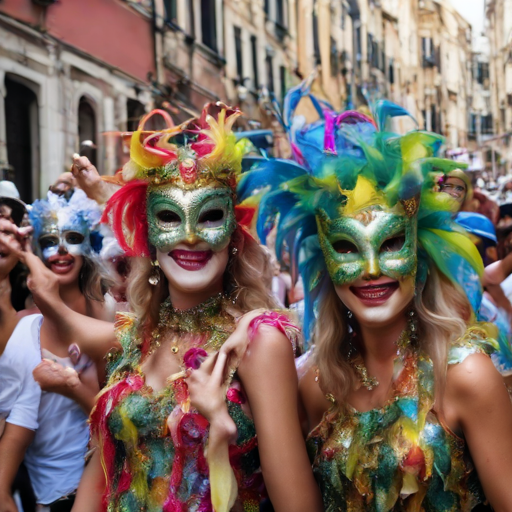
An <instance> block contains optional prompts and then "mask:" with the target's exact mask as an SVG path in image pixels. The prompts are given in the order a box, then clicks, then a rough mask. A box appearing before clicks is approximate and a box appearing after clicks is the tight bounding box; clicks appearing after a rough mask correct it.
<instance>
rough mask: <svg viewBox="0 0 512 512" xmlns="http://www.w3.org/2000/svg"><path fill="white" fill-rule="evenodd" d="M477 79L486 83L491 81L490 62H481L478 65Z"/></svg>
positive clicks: (483, 83)
mask: <svg viewBox="0 0 512 512" xmlns="http://www.w3.org/2000/svg"><path fill="white" fill-rule="evenodd" d="M476 81H477V82H478V83H479V84H481V85H485V84H488V83H489V82H488V81H489V63H488V62H479V63H478V65H477V71H476Z"/></svg>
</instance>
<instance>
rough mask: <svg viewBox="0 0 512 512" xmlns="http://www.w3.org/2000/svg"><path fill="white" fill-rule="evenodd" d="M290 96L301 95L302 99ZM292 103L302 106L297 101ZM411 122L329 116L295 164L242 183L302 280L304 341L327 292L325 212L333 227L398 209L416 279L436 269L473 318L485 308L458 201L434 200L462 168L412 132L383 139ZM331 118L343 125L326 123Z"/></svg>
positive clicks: (260, 163)
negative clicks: (372, 210)
mask: <svg viewBox="0 0 512 512" xmlns="http://www.w3.org/2000/svg"><path fill="white" fill-rule="evenodd" d="M290 94H291V95H292V96H294V95H296V90H292V91H290V93H289V95H290ZM308 94H309V93H308ZM289 95H288V97H287V100H286V102H285V106H286V105H288V107H289V106H290V104H291V99H290V97H289ZM292 99H293V101H296V97H295V96H294V98H292ZM317 103H318V102H317ZM289 108H291V107H289ZM406 114H407V112H406V111H405V110H403V109H402V108H401V107H399V106H397V105H393V104H392V103H390V102H387V101H381V102H379V103H378V104H376V105H375V107H374V112H373V116H374V119H376V120H377V122H375V121H373V120H371V119H369V118H367V117H365V116H362V115H361V114H359V113H358V112H345V113H343V114H340V115H338V114H334V113H333V112H332V111H326V112H324V117H323V118H322V120H321V121H320V122H319V123H317V124H314V125H312V126H308V125H303V126H302V128H301V131H300V132H296V133H294V134H291V135H290V138H291V141H292V144H294V145H295V149H294V153H295V158H296V160H298V162H293V161H289V160H264V159H253V160H252V162H251V163H252V170H250V171H249V172H247V173H245V174H244V175H243V176H242V179H241V181H240V183H239V188H238V194H239V197H240V199H241V200H244V199H247V200H252V201H253V200H254V197H255V196H256V197H258V198H260V203H259V210H258V218H257V231H258V235H259V237H260V239H261V240H262V241H263V242H265V240H266V237H267V235H268V233H269V231H270V230H271V229H272V227H273V226H274V225H277V236H276V253H277V256H278V258H280V259H282V257H283V251H284V250H285V247H286V246H287V247H289V248H290V260H291V273H292V278H293V279H294V280H296V279H297V278H298V275H299V273H300V274H301V275H302V278H303V282H304V293H305V317H304V333H305V336H306V338H308V337H309V336H310V334H311V328H312V326H313V321H314V318H315V309H316V307H317V303H318V298H319V296H320V294H321V292H322V290H323V289H324V288H325V287H326V285H327V284H328V282H329V275H328V273H327V269H326V264H325V260H324V257H323V253H322V250H321V248H320V245H319V238H318V228H317V222H316V217H317V215H318V214H319V213H320V211H321V210H323V211H324V212H326V213H327V214H328V215H329V216H330V217H331V218H335V217H337V216H342V215H347V214H350V213H353V212H355V211H358V210H361V209H365V208H368V207H371V206H376V205H379V206H380V207H382V208H385V209H387V208H393V207H395V206H396V205H397V204H398V203H400V205H401V207H402V209H403V212H404V214H405V215H408V216H414V215H415V216H417V219H418V247H419V254H418V263H419V264H418V274H417V279H425V278H426V272H427V269H428V265H429V264H435V265H437V267H438V268H439V269H440V271H441V272H442V273H443V274H445V275H446V276H447V277H448V278H449V279H450V280H451V281H452V282H453V283H455V284H456V285H458V286H461V287H463V289H464V291H465V292H466V294H467V296H468V298H469V300H470V302H471V304H472V306H473V308H474V309H475V311H476V310H477V309H478V307H479V304H480V300H481V285H480V276H481V274H482V271H483V265H482V260H481V258H480V255H479V253H478V251H477V249H476V247H475V246H474V245H473V243H472V242H471V240H470V239H469V238H468V236H467V235H466V233H465V231H464V230H463V229H461V227H460V226H459V225H457V224H456V223H455V222H453V220H452V211H453V207H454V204H453V200H452V199H451V198H450V197H449V196H448V195H447V194H440V193H436V192H434V190H433V187H434V181H433V180H434V178H433V176H434V175H439V173H440V172H441V173H447V172H449V171H450V170H451V169H455V168H460V163H455V162H453V161H450V160H444V159H441V158H437V153H438V150H439V148H440V146H441V144H442V142H443V138H442V137H441V136H439V135H437V134H433V133H428V132H422V131H412V132H409V133H407V134H406V135H404V136H399V135H397V134H394V133H390V132H386V131H384V130H383V129H384V127H385V126H386V123H387V121H388V119H389V118H390V117H393V116H397V115H406ZM329 116H330V117H331V119H335V120H336V122H335V123H329V122H327V119H328V118H329ZM287 121H288V124H287V125H286V126H287V127H288V129H289V134H290V131H291V127H292V126H293V119H291V117H290V116H288V119H287ZM319 125H320V126H322V130H318V126H319ZM309 129H311V131H314V132H315V133H316V137H317V138H318V141H320V140H323V142H322V143H320V144H318V146H317V149H314V150H313V149H312V145H311V144H310V143H309V142H308V140H309V139H308V137H309V136H310V135H311V133H308V130H309ZM299 135H300V136H299ZM320 153H321V154H320ZM242 204H243V203H242Z"/></svg>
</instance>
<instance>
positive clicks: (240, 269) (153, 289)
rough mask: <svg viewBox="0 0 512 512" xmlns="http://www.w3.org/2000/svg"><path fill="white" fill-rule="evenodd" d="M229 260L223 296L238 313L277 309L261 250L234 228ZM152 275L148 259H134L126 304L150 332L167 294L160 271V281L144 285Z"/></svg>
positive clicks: (164, 278)
mask: <svg viewBox="0 0 512 512" xmlns="http://www.w3.org/2000/svg"><path fill="white" fill-rule="evenodd" d="M231 244H232V247H236V248H237V251H236V252H235V253H234V254H233V252H232V251H230V259H229V262H228V266H227V267H226V271H225V272H224V293H226V294H227V295H229V297H231V298H232V299H233V300H235V306H236V308H237V309H238V310H240V312H241V313H246V312H248V311H252V310H254V309H258V308H265V309H273V308H276V307H277V304H276V301H275V299H274V297H273V295H272V293H271V288H270V283H271V281H272V267H271V264H270V261H269V258H268V256H267V254H266V253H265V251H264V250H263V248H262V247H261V246H260V245H259V244H258V242H256V240H254V239H253V238H249V237H246V236H244V235H243V233H242V230H241V228H240V227H239V228H237V230H236V231H235V233H234V234H233V236H232V239H231ZM152 272H153V266H152V265H151V260H150V259H149V258H134V261H133V264H132V266H131V271H130V275H129V277H128V289H127V295H128V301H129V303H130V306H131V308H132V311H133V312H134V313H135V315H136V317H137V318H138V319H139V320H140V322H139V325H140V327H141V328H142V327H144V328H148V329H153V328H154V327H156V326H157V324H158V313H159V311H160V304H161V303H162V301H164V300H165V298H166V297H167V296H168V295H169V289H168V286H169V284H168V281H167V279H166V277H165V276H164V274H163V272H162V271H161V270H160V271H159V272H160V282H159V283H158V284H157V285H156V286H152V285H150V284H149V283H148V279H149V277H150V276H151V273H152Z"/></svg>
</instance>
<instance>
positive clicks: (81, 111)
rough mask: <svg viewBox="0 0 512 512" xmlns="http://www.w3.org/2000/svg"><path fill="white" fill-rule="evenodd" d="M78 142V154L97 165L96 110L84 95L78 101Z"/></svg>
mask: <svg viewBox="0 0 512 512" xmlns="http://www.w3.org/2000/svg"><path fill="white" fill-rule="evenodd" d="M78 143H79V145H80V154H81V155H83V156H86V157H87V158H88V159H89V160H90V161H91V163H92V164H93V165H95V166H96V167H97V166H98V163H97V130H96V112H95V111H94V108H93V106H92V105H91V102H90V101H89V100H88V99H87V98H86V97H85V96H82V97H81V98H80V101H79V103H78Z"/></svg>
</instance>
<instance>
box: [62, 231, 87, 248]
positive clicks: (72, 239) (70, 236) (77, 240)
mask: <svg viewBox="0 0 512 512" xmlns="http://www.w3.org/2000/svg"><path fill="white" fill-rule="evenodd" d="M84 238H85V237H84V235H82V233H66V242H67V243H68V244H71V245H78V244H81V243H82V242H83V241H84Z"/></svg>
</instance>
